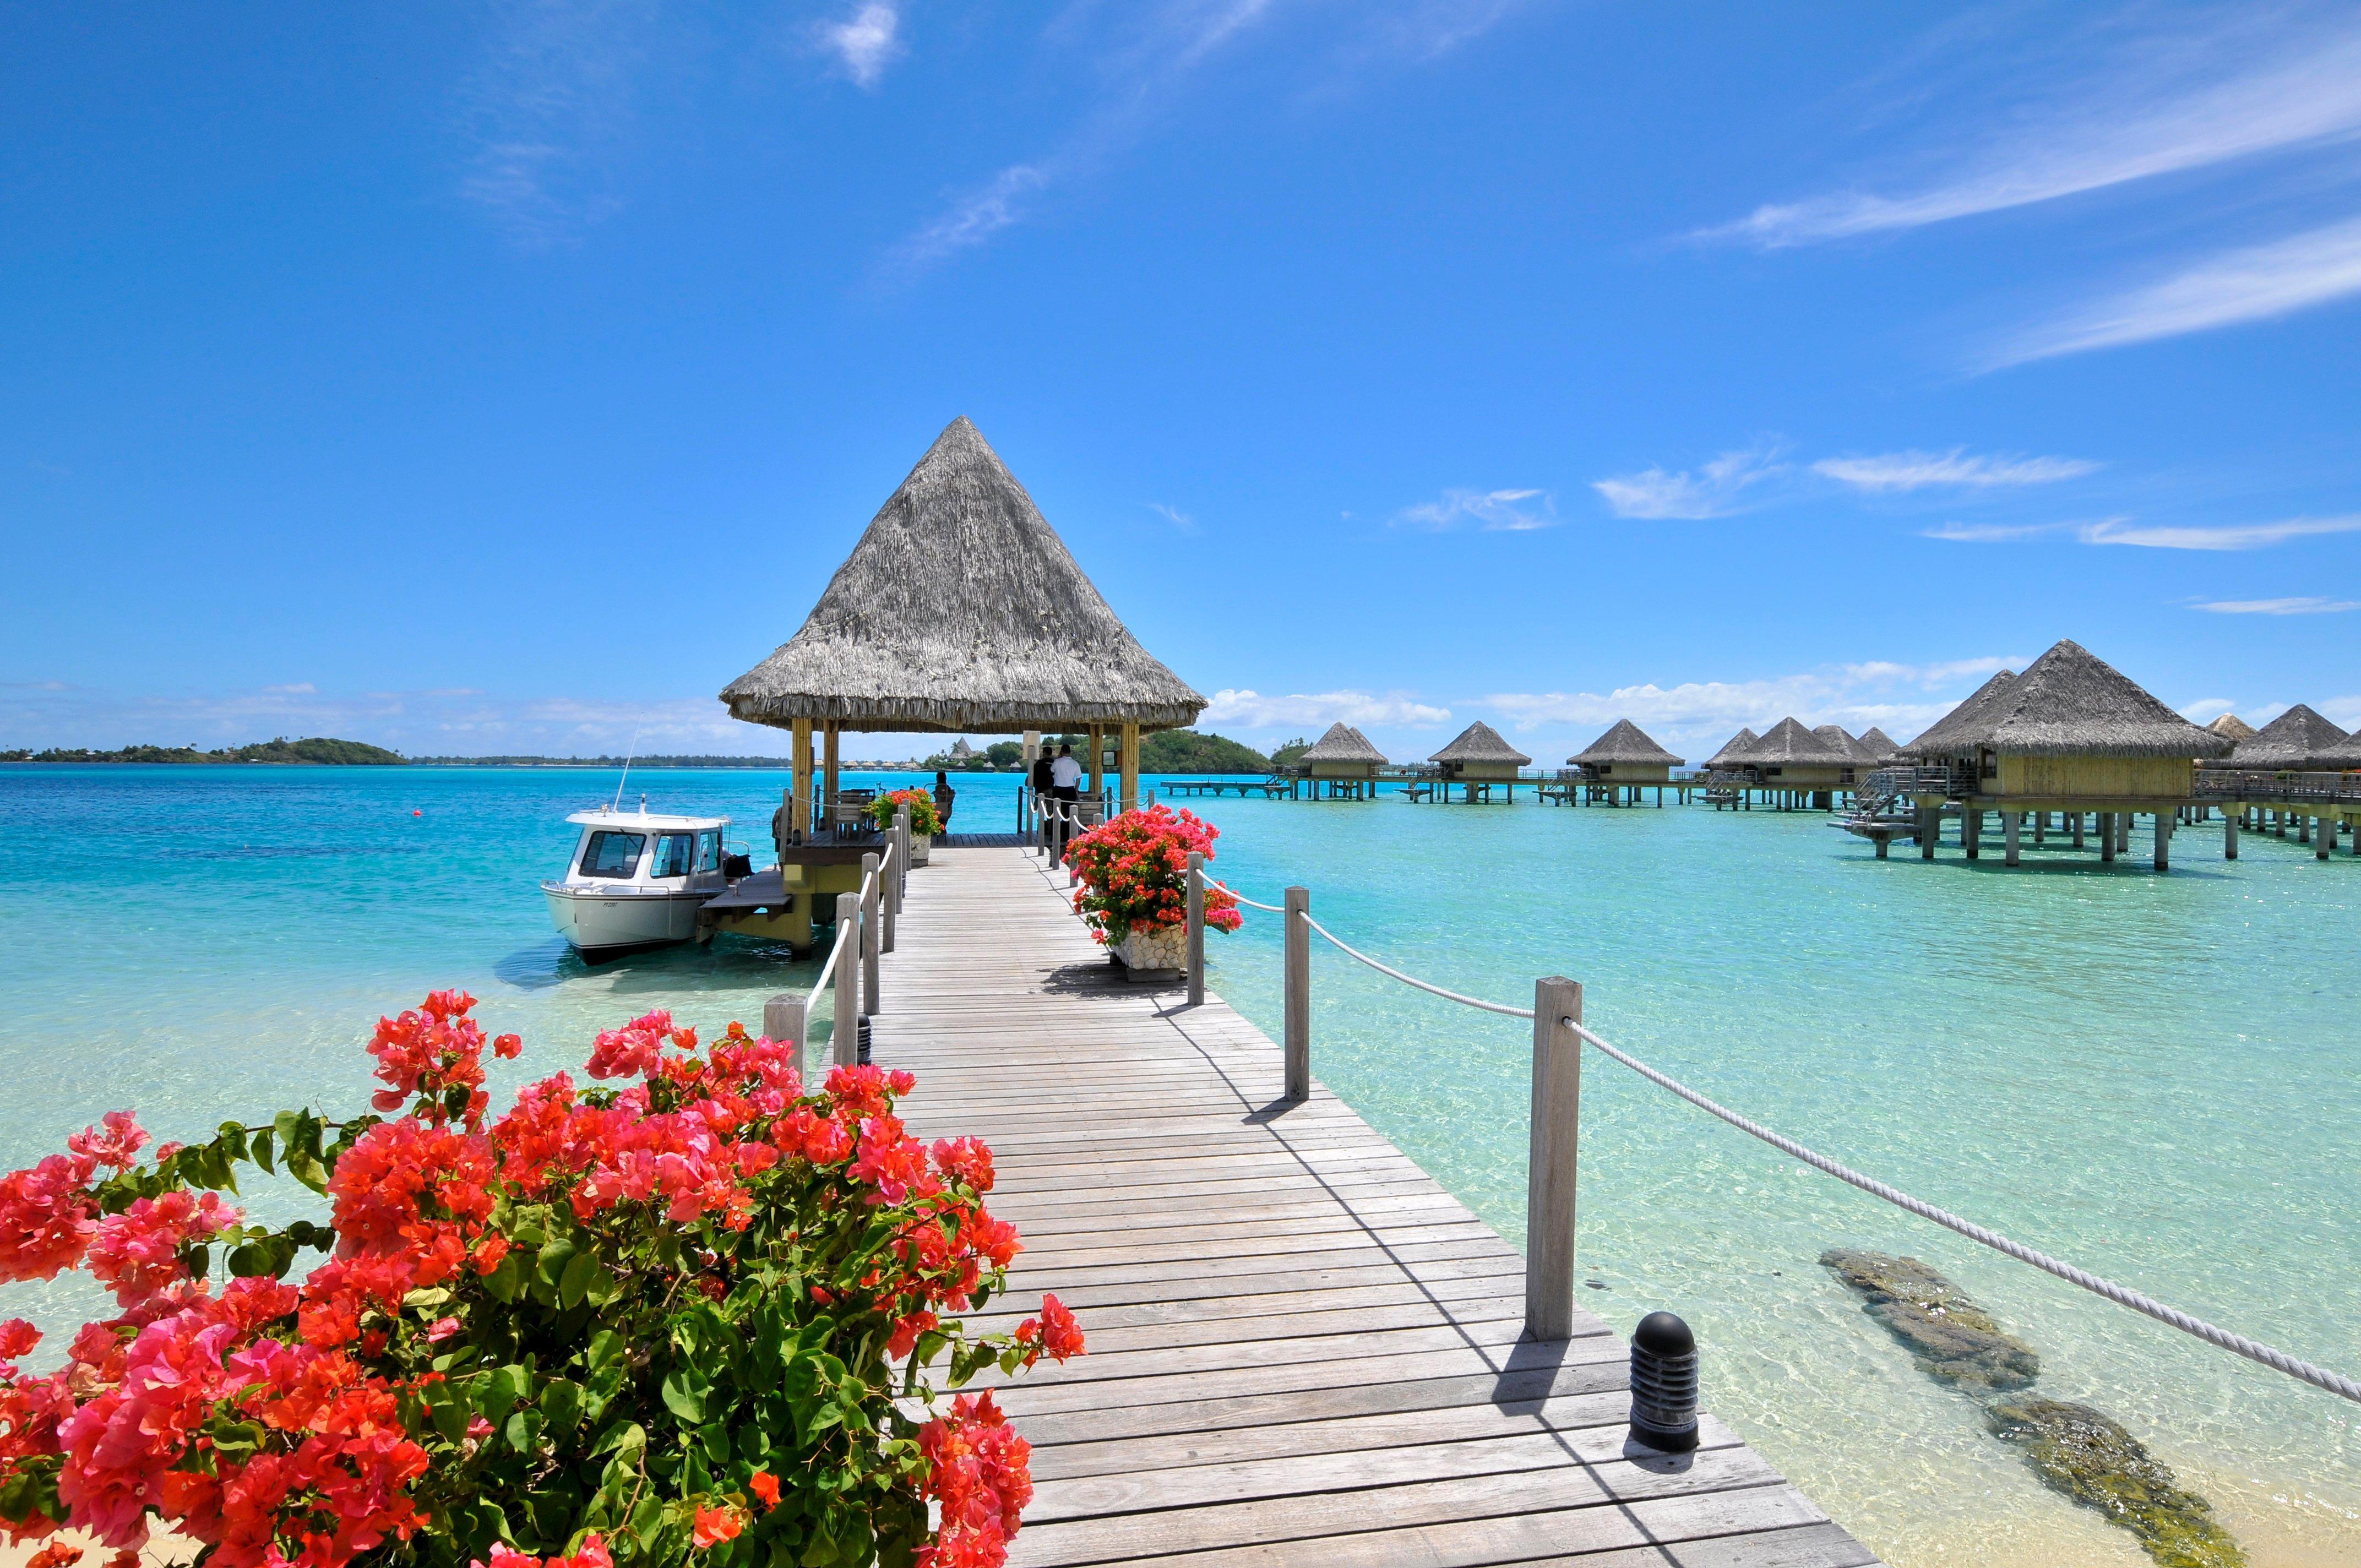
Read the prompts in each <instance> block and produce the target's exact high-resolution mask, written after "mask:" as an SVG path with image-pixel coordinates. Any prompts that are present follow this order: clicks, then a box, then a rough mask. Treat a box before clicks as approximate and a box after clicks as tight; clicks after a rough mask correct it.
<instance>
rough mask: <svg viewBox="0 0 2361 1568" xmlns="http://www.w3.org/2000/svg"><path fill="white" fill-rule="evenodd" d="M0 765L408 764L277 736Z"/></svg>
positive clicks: (58, 755)
mask: <svg viewBox="0 0 2361 1568" xmlns="http://www.w3.org/2000/svg"><path fill="white" fill-rule="evenodd" d="M0 762H296V763H305V764H309V765H311V766H314V767H399V766H402V765H404V764H405V762H407V759H405V758H404V757H403V756H402V755H401V753H400V752H399V751H387V750H386V749H385V748H384V747H382V746H371V745H368V744H367V743H365V742H363V741H359V740H329V739H328V738H326V737H325V736H313V737H312V738H311V739H308V740H288V739H287V738H286V737H285V736H283V735H282V736H280V738H279V739H278V740H258V741H256V742H254V743H253V744H252V745H250V746H229V747H225V748H223V749H222V750H221V751H198V750H197V749H196V748H195V747H194V746H126V747H124V748H123V749H122V750H121V751H85V750H82V749H79V748H65V747H54V746H53V747H51V748H50V749H49V750H48V751H22V750H19V751H0Z"/></svg>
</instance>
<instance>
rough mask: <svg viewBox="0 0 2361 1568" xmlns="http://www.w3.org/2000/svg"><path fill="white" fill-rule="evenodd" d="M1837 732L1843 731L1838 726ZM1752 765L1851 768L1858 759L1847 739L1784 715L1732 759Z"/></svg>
mask: <svg viewBox="0 0 2361 1568" xmlns="http://www.w3.org/2000/svg"><path fill="white" fill-rule="evenodd" d="M1838 733H1839V734H1842V733H1843V731H1841V730H1839V731H1838ZM1734 760H1735V761H1737V762H1744V763H1746V764H1747V765H1749V766H1751V767H1758V768H1759V767H1765V766H1777V767H1798V768H1850V767H1851V766H1852V765H1853V764H1854V763H1855V762H1858V761H1859V760H1860V759H1858V758H1857V757H1855V756H1854V755H1853V752H1852V742H1851V740H1850V739H1848V740H1844V741H1842V742H1839V741H1835V740H1829V739H1828V737H1827V736H1825V735H1822V734H1819V733H1817V731H1815V730H1810V729H1805V728H1804V724H1803V720H1801V719H1797V718H1783V719H1781V720H1780V721H1779V722H1778V723H1776V724H1774V725H1773V726H1772V727H1771V728H1770V729H1766V730H1764V731H1763V738H1762V739H1761V740H1757V741H1755V742H1754V744H1753V745H1752V746H1749V747H1748V748H1746V751H1745V752H1744V753H1743V754H1742V755H1741V756H1739V757H1737V758H1735V759H1734Z"/></svg>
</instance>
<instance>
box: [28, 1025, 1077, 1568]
mask: <svg viewBox="0 0 2361 1568" xmlns="http://www.w3.org/2000/svg"><path fill="white" fill-rule="evenodd" d="M474 1004H475V1003H474V999H473V998H472V997H469V996H467V995H465V994H463V993H459V992H436V993H434V995H432V996H429V997H428V998H427V999H426V1002H425V1003H424V1005H423V1006H422V1007H421V1008H419V1009H418V1010H416V1011H414V1012H408V1013H404V1014H401V1017H399V1018H394V1019H383V1020H380V1021H379V1025H378V1027H377V1032H376V1036H375V1038H374V1039H373V1040H372V1041H371V1042H370V1044H369V1047H368V1049H369V1052H370V1054H371V1055H373V1056H374V1057H375V1058H377V1073H376V1075H377V1077H378V1078H379V1080H382V1083H383V1085H384V1087H383V1088H381V1089H380V1090H379V1091H378V1092H377V1094H376V1096H375V1099H374V1101H373V1104H374V1107H375V1112H376V1113H375V1114H369V1115H363V1116H357V1117H354V1118H352V1119H350V1120H347V1121H344V1122H331V1121H326V1120H324V1119H323V1118H322V1117H321V1116H319V1115H318V1114H316V1113H313V1112H310V1111H298V1112H286V1113H280V1115H278V1116H277V1117H275V1118H274V1119H272V1120H271V1121H269V1122H266V1123H258V1124H236V1123H231V1124H225V1125H224V1126H223V1127H222V1128H221V1129H220V1132H219V1133H218V1135H216V1136H215V1137H214V1138H213V1139H212V1140H211V1141H209V1142H206V1143H203V1144H193V1145H188V1146H181V1145H171V1144H168V1145H164V1146H160V1147H158V1148H157V1149H155V1150H154V1151H153V1155H152V1157H151V1158H149V1159H148V1160H145V1161H143V1160H142V1158H141V1150H142V1148H143V1147H144V1146H146V1144H147V1142H148V1135H147V1134H146V1133H144V1132H143V1131H142V1130H141V1129H140V1127H139V1125H138V1124H137V1122H136V1121H135V1120H134V1119H133V1118H132V1116H131V1115H130V1113H126V1112H116V1113H112V1114H110V1115H108V1116H107V1117H106V1118H105V1120H104V1124H102V1125H100V1126H98V1127H93V1128H89V1129H86V1130H84V1131H83V1132H82V1133H80V1134H77V1135H74V1136H73V1137H71V1138H69V1139H68V1140H67V1147H66V1152H65V1153H63V1154H58V1155H51V1156H49V1157H48V1158H46V1159H44V1160H42V1161H41V1162H40V1163H39V1164H38V1165H36V1166H34V1167H33V1168H31V1169H29V1170H19V1171H16V1172H15V1173H13V1174H11V1175H8V1176H6V1177H5V1178H0V1278H5V1279H11V1280H23V1279H47V1278H50V1277H54V1276H56V1275H58V1274H59V1273H60V1272H62V1271H64V1270H67V1269H71V1268H77V1267H80V1268H86V1269H87V1270H89V1272H90V1273H91V1274H92V1275H93V1277H96V1278H97V1280H98V1281H99V1282H100V1283H101V1284H102V1285H104V1286H106V1287H108V1288H111V1289H112V1290H113V1291H114V1293H115V1301H116V1303H117V1304H118V1307H119V1309H120V1315H119V1316H115V1317H112V1318H108V1319H104V1320H103V1321H96V1322H92V1323H88V1324H85V1325H83V1327H82V1329H81V1330H80V1331H79V1332H76V1333H75V1334H74V1335H73V1337H72V1339H71V1343H70V1345H69V1347H68V1348H67V1350H66V1354H65V1359H64V1365H62V1366H60V1368H59V1369H58V1370H56V1371H54V1372H51V1373H49V1374H47V1375H44V1376H33V1375H31V1374H29V1373H27V1372H24V1371H20V1370H19V1368H18V1366H17V1365H16V1363H17V1362H18V1361H19V1360H21V1358H23V1357H24V1356H25V1355H26V1354H27V1353H28V1352H30V1351H31V1350H32V1349H33V1348H34V1346H35V1344H36V1342H37V1341H38V1337H39V1336H38V1334H36V1333H35V1332H34V1331H33V1330H32V1328H31V1327H30V1325H28V1324H27V1323H25V1322H23V1321H10V1322H8V1323H5V1324H0V1356H5V1363H6V1364H5V1365H0V1525H5V1530H6V1532H7V1533H8V1534H9V1535H10V1537H11V1538H12V1539H15V1540H17V1541H24V1540H27V1539H38V1538H42V1537H46V1536H48V1535H49V1534H50V1533H51V1532H52V1531H54V1530H57V1529H58V1528H59V1527H60V1526H71V1527H72V1528H74V1529H77V1530H86V1531H88V1532H90V1533H91V1534H92V1535H94V1536H95V1537H97V1539H98V1540H100V1541H103V1542H104V1543H105V1544H106V1545H107V1546H109V1547H112V1548H115V1549H116V1552H117V1558H116V1561H115V1568H130V1564H131V1563H132V1561H134V1557H133V1553H134V1551H135V1549H137V1547H138V1546H140V1545H141V1543H142V1542H144V1541H146V1540H147V1539H148V1534H149V1531H150V1530H151V1528H155V1527H156V1526H157V1525H159V1524H160V1526H161V1527H162V1528H165V1529H169V1530H173V1531H176V1532H178V1533H180V1534H181V1535H184V1536H187V1537H192V1538H193V1539H194V1540H196V1541H200V1542H202V1543H203V1550H204V1556H205V1557H206V1558H208V1559H209V1560H210V1561H211V1562H213V1563H217V1564H221V1565H224V1568H253V1565H264V1568H290V1565H294V1568H338V1565H340V1564H343V1563H349V1562H353V1561H356V1560H361V1561H365V1562H368V1563H416V1564H420V1565H422V1568H446V1565H447V1568H462V1565H465V1564H469V1563H481V1564H484V1565H485V1568H542V1564H543V1563H549V1564H555V1565H558V1568H612V1565H613V1564H642V1563H644V1564H649V1565H651V1568H659V1565H665V1564H679V1563H687V1562H690V1561H692V1560H694V1561H697V1562H698V1563H700V1568H701V1565H702V1564H704V1563H710V1564H712V1568H752V1565H754V1564H763V1565H766V1568H767V1565H772V1564H778V1565H785V1564H790V1563H792V1564H798V1565H801V1564H812V1565H814V1568H818V1565H823V1564H838V1563H869V1562H873V1561H874V1562H883V1563H891V1564H905V1563H909V1564H917V1565H920V1568H988V1565H991V1564H996V1563H1000V1562H1001V1561H1002V1560H1003V1558H1004V1556H1005V1541H1006V1538H1007V1537H1008V1536H1010V1535H1012V1534H1014V1533H1015V1532H1016V1527H1017V1520H1018V1511H1019V1510H1020V1509H1021V1508H1023V1507H1024V1505H1025V1503H1026V1501H1027V1498H1028V1497H1030V1495H1031V1482H1030V1480H1029V1479H1028V1478H1027V1447H1026V1444H1025V1442H1024V1440H1023V1439H1022V1438H1020V1437H1018V1436H1016V1433H1015V1432H1013V1431H1011V1430H1010V1429H1009V1428H1008V1427H1007V1426H1006V1425H1005V1424H1004V1423H1003V1421H1002V1420H1001V1417H1000V1413H999V1411H998V1409H997V1408H996V1407H995V1406H994V1403H993V1399H992V1396H991V1395H990V1394H989V1393H985V1394H983V1395H982V1396H980V1397H971V1396H968V1395H963V1394H962V1395H957V1396H951V1397H949V1398H945V1397H944V1396H943V1395H942V1394H941V1393H939V1391H938V1390H937V1389H936V1388H935V1387H932V1386H931V1382H930V1378H929V1372H931V1373H932V1374H933V1375H935V1376H939V1379H940V1381H941V1382H942V1383H943V1384H945V1385H946V1386H947V1387H956V1386H958V1385H961V1384H962V1383H965V1382H966V1381H967V1380H969V1379H970V1378H972V1376H975V1375H976V1374H977V1373H979V1372H981V1371H983V1369H984V1368H986V1367H987V1366H996V1367H997V1368H999V1369H1000V1371H1001V1372H1002V1373H1004V1374H1013V1373H1016V1371H1018V1370H1020V1369H1021V1368H1023V1367H1027V1366H1030V1365H1033V1363H1034V1361H1035V1359H1036V1358H1037V1357H1038V1356H1040V1355H1042V1354H1048V1355H1050V1356H1053V1357H1055V1358H1057V1359H1059V1360H1063V1359H1064V1358H1065V1357H1067V1356H1069V1355H1071V1354H1078V1353H1079V1352H1080V1351H1081V1350H1082V1335H1081V1334H1080V1332H1078V1331H1077V1330H1076V1328H1075V1326H1074V1322H1073V1319H1072V1317H1071V1315H1070V1314H1069V1313H1067V1312H1066V1311H1065V1310H1063V1309H1062V1308H1061V1307H1060V1306H1059V1305H1058V1303H1057V1300H1056V1299H1055V1298H1054V1297H1045V1298H1044V1299H1043V1301H1042V1310H1041V1313H1040V1315H1039V1316H1038V1318H1028V1319H1027V1320H1026V1321H1024V1322H1023V1323H1021V1324H1020V1325H1019V1326H1018V1327H1017V1328H1016V1331H1015V1332H1013V1333H1008V1334H998V1335H996V1334H981V1333H971V1332H964V1331H963V1330H962V1327H961V1324H960V1322H959V1321H958V1317H957V1314H959V1313H961V1312H963V1311H969V1310H975V1309H978V1308H981V1307H982V1306H983V1304H984V1303H985V1301H986V1300H988V1299H990V1298H991V1297H992V1296H993V1295H994V1294H995V1293H996V1292H998V1291H999V1290H1000V1289H1001V1288H1002V1287H1003V1285H1004V1282H1005V1269H1006V1267H1007V1266H1008V1263H1009V1261H1010V1259H1011V1258H1013V1257H1014V1256H1015V1255H1016V1251H1017V1238H1016V1231H1015V1230H1014V1228H1012V1227H1011V1226H1009V1225H1008V1224H1006V1223H1004V1222H1002V1221H999V1220H995V1219H994V1218H993V1217H992V1215H991V1214H990V1213H989V1212H987V1211H986V1209H985V1207H984V1194H985V1193H986V1192H987V1191H988V1190H990V1189H991V1187H992V1180H993V1172H992V1155H991V1152H990V1151H989V1150H988V1149H986V1148H985V1147H984V1146H983V1145H981V1144H979V1143H977V1142H975V1141H974V1140H973V1139H970V1138H961V1139H955V1140H949V1141H945V1142H939V1143H937V1144H936V1145H935V1146H933V1148H932V1149H931V1150H930V1149H928V1148H927V1147H925V1146H922V1145H921V1144H920V1143H919V1142H918V1141H917V1139H915V1138H912V1137H911V1136H909V1135H907V1134H906V1132H905V1131H904V1128H903V1124H902V1123H901V1121H900V1120H899V1119H898V1118H897V1117H896V1116H895V1113H894V1112H895V1102H896V1100H897V1098H898V1097H900V1096H902V1095H904V1094H906V1093H907V1092H909V1091H910V1089H911V1088H912V1080H911V1078H910V1075H909V1074H907V1073H902V1072H893V1073H889V1072H885V1071H883V1070H881V1069H875V1068H839V1069H835V1070H834V1071H832V1072H830V1073H829V1078H828V1080H827V1082H826V1084H825V1085H824V1087H822V1089H821V1090H820V1091H818V1093H806V1092H805V1086H804V1084H803V1083H802V1081H801V1080H800V1077H799V1075H798V1073H797V1070H796V1055H795V1047H792V1046H782V1045H778V1044H774V1042H772V1041H769V1040H763V1039H753V1038H750V1037H749V1036H747V1035H746V1033H745V1031H743V1030H742V1029H741V1028H740V1027H739V1026H738V1025H734V1024H733V1025H730V1029H729V1032H728V1035H727V1036H726V1037H725V1038H723V1039H722V1040H720V1041H719V1042H718V1043H716V1044H715V1045H714V1046H713V1047H711V1048H710V1049H709V1050H705V1051H700V1050H699V1049H698V1047H697V1036H696V1035H695V1033H694V1032H693V1031H690V1030H687V1029H675V1028H674V1027H673V1026H672V1023H671V1019H670V1018H669V1017H668V1016H667V1015H666V1014H662V1013H652V1014H648V1015H647V1016H646V1017H643V1018H640V1019H637V1020H634V1021H633V1022H632V1023H631V1024H629V1025H625V1026H624V1027H622V1028H620V1029H616V1030H612V1031H610V1032H609V1033H606V1034H603V1035H600V1036H598V1043H597V1049H596V1050H595V1051H594V1052H593V1054H592V1055H591V1058H590V1060H589V1062H588V1076H589V1077H590V1079H592V1080H598V1081H597V1082H594V1083H593V1084H592V1085H590V1086H588V1087H577V1085H576V1083H575V1082H574V1080H572V1079H571V1078H569V1077H568V1076H567V1075H566V1074H564V1073H559V1074H557V1075H556V1076H555V1077H552V1078H547V1079H544V1080H542V1081H540V1082H538V1083H535V1084H533V1085H531V1086H530V1087H528V1088H526V1089H525V1090H523V1091H521V1092H520V1093H519V1094H518V1096H517V1100H516V1104H515V1106H514V1108H513V1109H511V1111H510V1112H509V1113H507V1114H506V1115H504V1116H501V1117H500V1118H499V1119H498V1120H497V1121H492V1122H489V1123H487V1121H486V1120H485V1109H486V1101H487V1096H486V1094H485V1092H484V1090H483V1088H482V1084H483V1081H484V1069H483V1064H482V1058H483V1052H484V1049H485V1047H486V1044H487V1042H486V1040H485V1036H484V1033H483V1031H482V1029H481V1028H480V1027H479V1026H478V1025H477V1024H476V1023H475V1021H474V1020H473V1019H472V1018H471V1017H470V1016H469V1012H470V1009H471V1008H472V1007H473V1006H474ZM489 1044H490V1047H491V1049H492V1051H493V1052H494V1054H495V1055H498V1056H503V1057H510V1056H514V1055H516V1054H517V1050H518V1041H517V1037H516V1036H513V1035H503V1036H500V1037H499V1038H498V1039H496V1040H493V1041H491V1042H489ZM256 1171H259V1172H261V1173H264V1174H266V1175H269V1174H277V1173H282V1172H283V1173H284V1174H286V1175H288V1176H291V1177H292V1178H293V1179H295V1180H297V1181H300V1182H302V1183H303V1184H304V1185H305V1186H307V1187H310V1188H311V1189H313V1190H315V1191H317V1192H319V1193H322V1194H324V1196H325V1197H326V1198H327V1199H328V1200H329V1201H330V1213H329V1218H328V1223H326V1224H324V1225H323V1224H318V1223H311V1222H297V1223H292V1224H290V1225H288V1226H286V1227H284V1228H282V1229H272V1228H270V1227H268V1226H262V1225H252V1224H247V1223H245V1218H244V1215H243V1214H242V1213H241V1212H240V1211H239V1210H238V1209H237V1208H236V1207H235V1206H234V1205H233V1204H231V1203H229V1202H227V1201H224V1198H223V1196H222V1195H223V1193H225V1192H227V1193H231V1194H233V1195H235V1194H236V1191H237V1179H238V1178H239V1176H240V1175H241V1173H242V1172H243V1173H244V1174H245V1175H246V1176H247V1179H249V1180H250V1179H252V1178H253V1175H254V1173H255V1172H256ZM313 1247H316V1248H322V1249H324V1250H326V1251H327V1253H328V1256H327V1258H326V1260H325V1261H324V1262H319V1263H318V1265H317V1266H315V1267H313V1268H312V1269H311V1270H310V1271H309V1273H308V1274H306V1275H305V1276H304V1277H303V1278H302V1282H301V1283H300V1284H297V1283H290V1282H288V1279H287V1276H288V1275H289V1274H290V1273H291V1270H292V1268H293V1266H294V1264H295V1262H296V1260H297V1257H298V1255H299V1254H301V1253H302V1252H303V1251H304V1249H306V1248H313ZM929 1505H932V1508H931V1511H930V1507H929ZM80 1555H81V1552H78V1551H76V1550H75V1549H74V1548H72V1547H70V1546H67V1545H64V1544H63V1543H61V1542H60V1543H52V1544H50V1545H49V1546H47V1547H45V1548H44V1549H43V1550H42V1551H41V1552H38V1553H36V1562H37V1563H38V1568H63V1565H64V1564H68V1563H72V1562H73V1561H74V1560H75V1559H76V1558H78V1557H79V1556H80Z"/></svg>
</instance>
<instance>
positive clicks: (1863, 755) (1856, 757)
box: [1812, 724, 1877, 768]
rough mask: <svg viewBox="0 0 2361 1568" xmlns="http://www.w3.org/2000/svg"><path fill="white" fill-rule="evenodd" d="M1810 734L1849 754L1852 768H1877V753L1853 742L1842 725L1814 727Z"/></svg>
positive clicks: (1859, 743)
mask: <svg viewBox="0 0 2361 1568" xmlns="http://www.w3.org/2000/svg"><path fill="white" fill-rule="evenodd" d="M1812 733H1813V734H1815V735H1817V736H1818V737H1819V738H1820V739H1821V740H1826V741H1828V743H1829V744H1830V745H1832V746H1841V747H1843V748H1844V749H1845V750H1846V751H1849V752H1850V753H1851V754H1852V761H1853V766H1854V767H1856V768H1873V767H1875V766H1877V753H1876V752H1874V751H1871V750H1870V749H1869V748H1868V747H1866V746H1864V745H1862V744H1861V742H1860V741H1859V740H1855V739H1854V738H1853V737H1852V735H1851V734H1850V733H1849V732H1848V731H1847V730H1846V729H1845V727H1844V726H1843V725H1841V724H1821V725H1816V726H1814V727H1813V729H1812Z"/></svg>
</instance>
